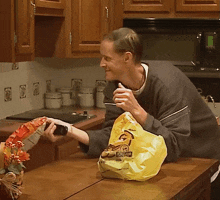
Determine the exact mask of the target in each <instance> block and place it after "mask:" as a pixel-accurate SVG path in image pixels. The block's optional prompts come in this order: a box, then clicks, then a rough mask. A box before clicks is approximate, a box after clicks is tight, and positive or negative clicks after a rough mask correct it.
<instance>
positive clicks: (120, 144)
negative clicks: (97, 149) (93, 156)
mask: <svg viewBox="0 0 220 200" xmlns="http://www.w3.org/2000/svg"><path fill="white" fill-rule="evenodd" d="M133 139H134V136H133V134H132V133H131V132H130V131H128V130H124V132H123V133H122V134H121V135H120V136H119V138H118V140H117V141H115V142H114V143H112V144H109V145H108V147H107V148H106V149H105V150H104V151H103V152H102V154H101V157H102V158H106V157H108V158H112V157H125V156H126V157H131V156H132V151H129V146H130V145H131V142H132V140H133Z"/></svg>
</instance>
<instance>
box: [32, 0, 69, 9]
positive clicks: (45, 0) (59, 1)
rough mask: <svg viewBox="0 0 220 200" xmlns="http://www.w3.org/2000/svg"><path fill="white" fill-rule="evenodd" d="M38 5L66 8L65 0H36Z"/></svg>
mask: <svg viewBox="0 0 220 200" xmlns="http://www.w3.org/2000/svg"><path fill="white" fill-rule="evenodd" d="M35 5H36V7H43V8H56V9H64V6H65V0H35Z"/></svg>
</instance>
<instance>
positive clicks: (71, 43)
mask: <svg viewBox="0 0 220 200" xmlns="http://www.w3.org/2000/svg"><path fill="white" fill-rule="evenodd" d="M70 44H72V33H71V32H70Z"/></svg>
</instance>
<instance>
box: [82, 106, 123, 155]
mask: <svg viewBox="0 0 220 200" xmlns="http://www.w3.org/2000/svg"><path fill="white" fill-rule="evenodd" d="M123 112H124V111H123V110H122V109H120V108H118V107H116V106H115V105H106V114H105V122H104V124H103V127H102V129H100V130H90V131H86V132H87V134H88V136H89V145H84V144H82V143H80V148H81V150H82V151H83V152H85V153H86V154H87V155H88V156H90V157H99V156H100V155H101V153H102V151H103V150H104V149H105V148H106V147H107V146H108V141H109V138H110V134H111V130H112V127H113V124H114V122H115V119H116V118H117V117H118V116H119V115H121V114H122V113H123Z"/></svg>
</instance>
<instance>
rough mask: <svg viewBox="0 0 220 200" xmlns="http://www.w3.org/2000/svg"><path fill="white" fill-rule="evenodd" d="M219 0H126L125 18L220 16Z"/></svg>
mask: <svg viewBox="0 0 220 200" xmlns="http://www.w3.org/2000/svg"><path fill="white" fill-rule="evenodd" d="M219 14H220V3H219V0H205V1H204V0H169V1H167V0H161V1H158V0H150V1H149V0H142V1H140V0H124V17H125V18H134V17H135V18H138V17H145V18H216V19H218V18H219Z"/></svg>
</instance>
